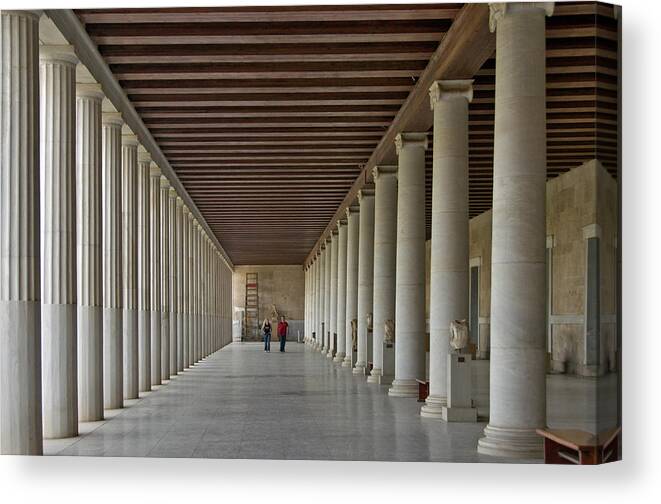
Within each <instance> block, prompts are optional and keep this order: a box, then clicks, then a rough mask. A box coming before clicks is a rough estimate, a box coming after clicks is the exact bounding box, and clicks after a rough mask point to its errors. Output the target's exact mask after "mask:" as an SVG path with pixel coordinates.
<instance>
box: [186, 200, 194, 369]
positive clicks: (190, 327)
mask: <svg viewBox="0 0 661 504" xmlns="http://www.w3.org/2000/svg"><path fill="white" fill-rule="evenodd" d="M194 236H195V220H194V217H193V214H192V212H190V213H189V214H188V247H187V249H186V254H187V257H186V262H187V263H188V367H191V366H192V365H193V364H195V268H194V264H193V257H194V248H195V240H194Z"/></svg>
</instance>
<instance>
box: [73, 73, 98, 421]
mask: <svg viewBox="0 0 661 504" xmlns="http://www.w3.org/2000/svg"><path fill="white" fill-rule="evenodd" d="M102 100H103V92H102V91H101V85H100V84H81V83H78V84H77V85H76V241H77V247H76V248H77V254H76V272H77V279H78V282H77V283H78V288H77V290H78V294H77V298H78V420H79V421H81V422H95V421H98V420H103V285H102V283H101V275H102V271H103V270H102V267H101V261H102V257H103V255H102V251H101V236H102V235H101V197H102V196H101V195H102V193H101V102H102Z"/></svg>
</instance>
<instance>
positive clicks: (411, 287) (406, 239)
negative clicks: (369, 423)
mask: <svg viewBox="0 0 661 504" xmlns="http://www.w3.org/2000/svg"><path fill="white" fill-rule="evenodd" d="M396 146H397V154H398V155H399V165H398V169H397V259H396V263H397V269H396V273H395V276H396V280H395V379H394V380H393V382H392V387H390V390H389V391H388V394H389V395H390V396H393V397H415V396H417V395H418V384H417V383H416V381H415V380H416V379H425V378H426V377H425V374H426V370H425V346H424V340H425V329H426V328H425V149H426V148H427V134H426V133H401V134H399V135H397V139H396Z"/></svg>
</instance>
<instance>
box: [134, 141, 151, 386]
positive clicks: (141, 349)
mask: <svg viewBox="0 0 661 504" xmlns="http://www.w3.org/2000/svg"><path fill="white" fill-rule="evenodd" d="M151 161H152V160H151V156H150V155H149V153H148V152H147V151H146V150H145V149H144V148H139V149H138V190H137V193H138V202H137V205H138V211H137V214H138V374H139V376H138V385H139V391H140V392H146V391H149V390H151V296H150V283H151V270H150V268H151V266H150V265H151V252H150V228H149V226H150V220H151V219H150V202H149V170H150V165H151Z"/></svg>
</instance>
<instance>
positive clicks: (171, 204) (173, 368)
mask: <svg viewBox="0 0 661 504" xmlns="http://www.w3.org/2000/svg"><path fill="white" fill-rule="evenodd" d="M168 197H169V198H168V235H169V238H170V239H169V240H168V247H169V250H168V256H169V264H168V275H169V277H170V278H169V283H170V288H169V296H170V299H169V307H170V364H169V371H170V375H172V376H176V374H177V364H178V351H179V343H178V335H177V329H178V328H179V321H178V320H177V311H178V302H179V300H178V298H177V294H178V291H177V289H178V285H177V283H178V277H177V248H178V243H177V191H175V190H174V188H173V187H170V190H169V192H168Z"/></svg>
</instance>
